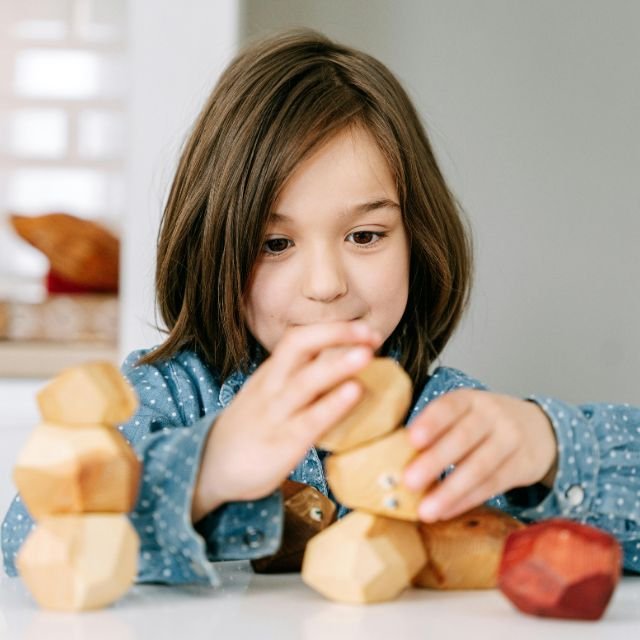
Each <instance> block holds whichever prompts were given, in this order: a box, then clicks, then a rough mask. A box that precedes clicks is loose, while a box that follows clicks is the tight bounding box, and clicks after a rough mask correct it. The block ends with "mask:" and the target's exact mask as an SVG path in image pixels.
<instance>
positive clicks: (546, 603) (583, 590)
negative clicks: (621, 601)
mask: <svg viewBox="0 0 640 640" xmlns="http://www.w3.org/2000/svg"><path fill="white" fill-rule="evenodd" d="M621 565H622V551H621V549H620V545H619V543H618V541H617V540H616V539H615V538H614V537H613V536H612V535H610V534H608V533H605V532H604V531H601V530H600V529H596V528H595V527H591V526H588V525H584V524H580V523H577V522H572V521H570V520H565V519H562V518H555V519H553V520H547V521H546V522H541V523H539V524H535V525H531V526H529V527H527V528H525V529H521V530H519V531H515V532H513V533H512V534H511V535H510V536H509V537H508V538H507V541H506V543H505V546H504V551H503V554H502V559H501V562H500V568H499V570H498V586H499V588H500V590H501V591H502V593H504V595H505V596H506V597H507V598H508V599H509V600H510V601H511V602H512V603H513V604H514V605H515V606H516V607H517V608H518V609H520V611H523V612H524V613H530V614H533V615H537V616H544V617H551V618H571V619H581V620H598V619H599V618H601V617H602V614H603V613H604V611H605V609H606V607H607V604H608V603H609V600H610V598H611V595H612V594H613V591H614V589H615V587H616V585H617V583H618V579H619V577H620V571H621Z"/></svg>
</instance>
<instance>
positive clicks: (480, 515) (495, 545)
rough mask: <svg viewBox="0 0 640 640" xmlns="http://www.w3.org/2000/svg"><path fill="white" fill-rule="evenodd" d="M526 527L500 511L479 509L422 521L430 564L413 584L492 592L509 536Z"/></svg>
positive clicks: (428, 563) (427, 564)
mask: <svg viewBox="0 0 640 640" xmlns="http://www.w3.org/2000/svg"><path fill="white" fill-rule="evenodd" d="M524 527H525V525H524V524H523V523H522V522H520V521H519V520H516V519H515V518H512V517H511V516H509V515H507V514H506V513H504V512H503V511H500V510H498V509H492V508H491V507H485V506H482V507H477V508H475V509H471V510H470V511H467V512H466V513H464V514H462V515H460V516H457V517H455V518H452V519H451V520H444V521H441V522H428V523H427V522H421V523H419V525H418V531H419V532H420V535H421V536H422V542H423V544H424V547H425V551H426V554H427V562H426V564H425V565H424V567H423V569H422V571H420V573H419V574H418V575H417V576H416V577H415V579H414V581H413V584H414V585H415V586H417V587H427V588H430V589H493V588H495V587H496V586H497V584H498V566H499V565H500V559H501V557H502V549H503V547H504V543H505V540H506V539H507V536H508V535H509V534H510V533H512V532H513V531H517V530H519V529H523V528H524Z"/></svg>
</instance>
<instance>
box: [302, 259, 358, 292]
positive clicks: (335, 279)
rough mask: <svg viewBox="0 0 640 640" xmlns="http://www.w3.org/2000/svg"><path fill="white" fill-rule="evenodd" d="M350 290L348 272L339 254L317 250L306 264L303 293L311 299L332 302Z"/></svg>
mask: <svg viewBox="0 0 640 640" xmlns="http://www.w3.org/2000/svg"><path fill="white" fill-rule="evenodd" d="M347 290H348V286H347V273H346V269H345V267H344V264H343V263H342V260H341V258H340V256H339V255H337V254H336V253H334V252H331V251H328V250H326V249H322V250H316V251H315V252H314V253H313V255H312V256H310V257H309V258H308V259H307V260H306V261H305V264H304V275H303V285H302V293H303V295H304V296H305V297H307V298H309V300H315V301H318V302H331V301H332V300H335V299H336V298H340V297H342V296H343V295H344V294H345V293H346V292H347Z"/></svg>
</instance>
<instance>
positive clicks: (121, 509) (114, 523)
mask: <svg viewBox="0 0 640 640" xmlns="http://www.w3.org/2000/svg"><path fill="white" fill-rule="evenodd" d="M38 405H39V409H40V413H41V415H42V420H43V421H42V423H41V424H40V425H39V426H38V427H37V428H36V429H35V430H34V432H33V433H32V434H31V437H30V438H29V440H28V441H27V443H26V445H25V447H24V449H23V451H22V452H21V454H20V456H19V458H18V461H17V464H16V467H15V469H14V474H13V478H14V482H15V484H16V486H17V488H18V490H19V492H20V496H21V499H22V500H23V502H24V504H25V506H26V508H27V509H28V511H29V513H30V514H31V516H32V517H33V518H34V519H35V520H36V526H35V528H34V530H33V531H32V532H31V533H30V535H29V537H28V538H27V540H26V541H25V543H24V545H23V546H22V548H21V550H20V552H19V554H18V557H17V559H16V564H17V567H18V571H19V572H20V574H21V576H22V578H23V579H24V581H25V583H26V585H27V587H28V588H29V590H30V591H31V593H32V595H33V597H34V598H35V600H36V601H37V602H38V603H39V604H40V605H41V606H42V607H44V608H47V609H55V610H62V611H78V610H84V609H94V608H98V607H102V606H105V605H107V604H109V603H111V602H113V601H114V600H116V599H117V598H119V597H120V596H121V595H122V594H123V593H124V592H125V591H126V590H127V589H128V588H129V586H130V585H131V584H132V582H133V580H134V578H135V575H136V571H137V559H138V549H139V541H138V537H137V535H136V533H135V530H134V529H133V527H132V526H131V524H130V522H129V520H128V518H127V516H126V515H125V514H126V512H128V511H130V510H131V509H132V508H133V505H134V503H135V499H136V497H137V492H138V485H139V481H140V472H141V466H140V463H139V461H138V459H137V458H136V456H135V454H134V453H133V450H132V449H131V448H130V446H129V445H128V443H127V442H126V440H125V439H124V438H123V437H122V435H121V434H120V433H119V431H118V429H117V428H116V425H117V424H118V423H121V422H124V421H126V420H127V419H128V418H129V417H130V416H131V415H132V414H133V412H134V411H135V409H136V406H137V400H136V397H135V394H134V392H133V390H132V389H131V388H130V386H129V385H128V384H127V382H126V381H125V380H124V378H123V377H122V376H121V375H120V373H119V371H118V370H117V369H116V368H115V367H114V366H113V365H111V364H109V363H101V362H97V363H91V364H87V365H83V366H80V367H74V368H71V369H67V370H65V371H63V372H62V373H61V374H60V375H59V376H58V377H56V378H54V379H53V380H52V381H51V382H50V383H49V384H48V385H47V386H46V387H44V389H43V390H42V391H41V392H40V393H39V394H38Z"/></svg>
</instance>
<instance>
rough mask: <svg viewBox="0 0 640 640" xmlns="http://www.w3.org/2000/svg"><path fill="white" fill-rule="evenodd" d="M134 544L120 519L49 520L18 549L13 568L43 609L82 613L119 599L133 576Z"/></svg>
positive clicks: (106, 516) (93, 516) (128, 526)
mask: <svg viewBox="0 0 640 640" xmlns="http://www.w3.org/2000/svg"><path fill="white" fill-rule="evenodd" d="M138 549H139V541H138V536H137V534H136V532H135V530H134V529H133V527H132V526H131V524H130V523H129V520H128V519H127V517H126V516H124V515H121V514H117V515H116V514H87V515H82V516H68V515H67V516H49V517H47V518H44V519H43V520H41V521H40V522H39V523H38V524H37V526H36V528H35V529H34V530H33V531H32V532H31V534H30V535H29V537H28V538H27V540H26V541H25V543H24V544H23V545H22V548H21V549H20V552H19V553H18V556H17V558H16V566H17V567H18V571H19V573H20V575H21V576H22V579H23V580H24V582H25V584H26V585H27V587H28V589H29V591H30V592H31V594H32V595H33V597H34V599H35V600H36V602H37V603H38V604H39V605H40V606H41V607H44V608H45V609H53V610H56V611H82V610H85V609H96V608H99V607H104V606H106V605H108V604H110V603H111V602H113V601H115V600H117V599H118V598H119V597H120V596H122V595H123V594H124V593H125V592H126V591H127V590H128V589H129V587H130V586H131V584H132V583H133V580H134V579H135V576H136V572H137V560H138Z"/></svg>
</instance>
